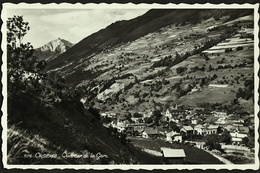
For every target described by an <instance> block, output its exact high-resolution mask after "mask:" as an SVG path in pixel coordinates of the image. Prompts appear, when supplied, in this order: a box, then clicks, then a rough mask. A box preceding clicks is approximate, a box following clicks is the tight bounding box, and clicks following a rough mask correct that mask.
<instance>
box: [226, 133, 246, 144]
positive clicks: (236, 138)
mask: <svg viewBox="0 0 260 173" xmlns="http://www.w3.org/2000/svg"><path fill="white" fill-rule="evenodd" d="M230 135H231V141H232V144H233V145H239V144H240V143H241V142H242V139H243V138H245V137H247V134H244V133H240V132H237V131H235V132H231V133H230Z"/></svg>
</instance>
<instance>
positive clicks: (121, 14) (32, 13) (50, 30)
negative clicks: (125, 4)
mask: <svg viewBox="0 0 260 173" xmlns="http://www.w3.org/2000/svg"><path fill="white" fill-rule="evenodd" d="M147 11H148V9H76V10H75V9H9V10H8V11H7V17H12V16H14V15H22V16H23V19H24V21H26V22H29V26H30V31H28V33H27V35H26V36H25V37H24V39H23V42H30V43H31V44H32V45H33V47H34V48H38V47H40V46H43V45H44V44H46V43H48V42H50V41H52V40H55V39H57V38H62V39H65V40H67V41H69V42H71V43H77V42H79V41H80V40H82V39H83V38H85V37H87V36H89V35H91V34H92V33H95V32H97V31H99V30H100V29H102V28H105V27H106V26H108V25H110V24H111V23H114V22H116V21H118V20H129V19H132V18H135V17H137V16H140V15H142V14H144V13H146V12H147Z"/></svg>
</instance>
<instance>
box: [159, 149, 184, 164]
mask: <svg viewBox="0 0 260 173" xmlns="http://www.w3.org/2000/svg"><path fill="white" fill-rule="evenodd" d="M161 152H162V162H163V163H164V164H183V163H184V162H185V158H186V154H185V152H184V150H183V149H171V148H165V147H162V148H161Z"/></svg>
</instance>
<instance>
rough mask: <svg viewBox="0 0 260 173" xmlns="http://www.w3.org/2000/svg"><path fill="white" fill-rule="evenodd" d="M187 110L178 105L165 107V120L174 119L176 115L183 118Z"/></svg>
mask: <svg viewBox="0 0 260 173" xmlns="http://www.w3.org/2000/svg"><path fill="white" fill-rule="evenodd" d="M187 114H188V112H187V111H186V110H182V109H179V108H178V106H177V105H176V106H175V107H173V108H172V107H171V108H170V109H167V110H166V112H165V118H166V119H165V121H171V120H172V121H174V122H175V120H176V118H177V117H182V118H184V117H185V116H186V115H187ZM176 123H178V122H176Z"/></svg>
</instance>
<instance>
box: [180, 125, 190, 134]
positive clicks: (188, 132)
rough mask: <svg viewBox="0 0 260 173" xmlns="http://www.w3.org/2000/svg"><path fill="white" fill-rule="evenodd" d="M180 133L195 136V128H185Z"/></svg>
mask: <svg viewBox="0 0 260 173" xmlns="http://www.w3.org/2000/svg"><path fill="white" fill-rule="evenodd" d="M180 131H181V132H184V133H185V134H193V128H192V127H191V126H183V127H182V128H181V129H180Z"/></svg>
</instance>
